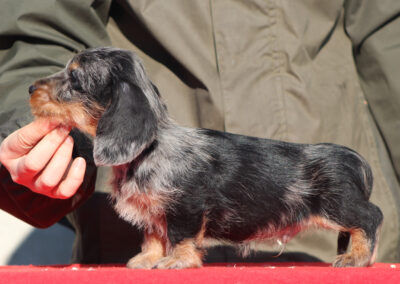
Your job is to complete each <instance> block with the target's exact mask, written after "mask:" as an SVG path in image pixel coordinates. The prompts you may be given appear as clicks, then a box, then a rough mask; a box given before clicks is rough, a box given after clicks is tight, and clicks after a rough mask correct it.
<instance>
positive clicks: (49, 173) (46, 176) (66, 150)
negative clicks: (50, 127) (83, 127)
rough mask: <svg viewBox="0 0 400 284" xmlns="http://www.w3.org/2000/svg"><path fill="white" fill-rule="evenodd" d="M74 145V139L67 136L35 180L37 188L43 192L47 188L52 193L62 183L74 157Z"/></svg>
mask: <svg viewBox="0 0 400 284" xmlns="http://www.w3.org/2000/svg"><path fill="white" fill-rule="evenodd" d="M73 146H74V141H73V139H72V138H71V137H67V138H66V139H65V140H64V142H63V143H62V144H61V146H60V147H59V148H58V149H57V151H56V153H55V154H54V155H53V157H52V158H51V160H50V161H49V163H48V164H47V166H46V168H45V169H44V170H43V172H42V173H41V174H40V175H39V176H38V177H37V178H36V180H35V182H34V185H35V188H40V189H42V193H43V194H44V193H45V191H46V189H47V191H49V192H48V194H51V192H50V191H51V190H52V189H53V188H54V187H56V186H57V185H58V184H59V183H60V181H61V179H62V178H63V177H64V175H65V173H66V171H67V169H68V166H69V164H70V161H71V158H72V149H73ZM35 149H36V148H35Z"/></svg>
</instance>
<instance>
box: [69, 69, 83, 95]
mask: <svg viewBox="0 0 400 284" xmlns="http://www.w3.org/2000/svg"><path fill="white" fill-rule="evenodd" d="M70 82H71V86H72V89H74V90H76V91H82V86H81V84H80V82H79V78H78V74H77V71H76V70H72V71H71V74H70Z"/></svg>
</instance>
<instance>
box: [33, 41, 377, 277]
mask: <svg viewBox="0 0 400 284" xmlns="http://www.w3.org/2000/svg"><path fill="white" fill-rule="evenodd" d="M29 93H30V104H31V109H32V113H33V115H34V116H35V117H42V118H43V117H44V118H48V119H51V120H54V121H58V122H59V123H61V124H64V125H68V126H69V127H75V128H78V129H79V130H81V131H82V132H84V133H87V135H88V136H89V137H92V138H93V139H92V140H93V157H94V161H95V163H96V165H97V166H110V167H112V169H113V180H112V185H113V191H112V194H111V196H112V202H113V204H114V207H115V209H116V211H117V212H118V214H119V215H120V217H122V218H123V219H124V220H126V221H128V222H130V223H131V224H133V225H135V226H138V227H139V228H141V229H142V230H143V232H144V240H143V244H142V247H141V248H142V251H141V253H139V254H138V255H136V256H134V257H132V258H131V259H130V260H129V261H128V263H127V267H129V268H142V269H150V268H160V269H179V268H195V267H201V266H202V262H203V257H204V254H205V251H206V248H207V247H209V246H212V245H216V244H229V245H233V246H236V247H237V248H239V250H241V251H242V252H243V253H244V254H246V253H247V252H249V251H250V249H253V247H254V244H259V243H264V242H267V241H273V240H276V241H278V242H281V243H287V242H288V241H289V240H290V239H291V238H293V237H294V236H295V235H296V234H297V233H299V232H300V231H303V230H306V229H308V228H324V229H330V230H334V231H336V232H338V235H339V236H338V248H337V252H338V255H337V257H336V259H335V260H334V261H333V263H332V265H333V266H335V267H345V266H368V265H371V264H373V263H374V261H375V259H376V254H377V243H378V234H379V231H380V227H381V224H382V221H383V215H382V212H381V210H380V209H379V208H378V207H377V206H375V205H374V204H372V203H370V202H369V198H370V195H371V191H372V184H373V176H372V172H371V169H370V167H369V165H368V163H367V162H366V161H365V160H364V159H363V158H362V157H361V156H360V155H359V154H357V153H356V152H355V151H353V150H351V149H349V148H346V147H344V146H339V145H336V144H328V143H322V144H297V143H289V142H283V141H277V140H271V139H262V138H256V137H249V136H243V135H238V134H232V133H226V132H220V131H216V130H210V129H196V128H186V127H181V126H179V125H177V124H176V122H174V121H173V120H172V119H171V118H170V117H169V115H168V112H167V108H166V105H165V103H164V102H163V100H162V99H161V97H160V93H159V91H158V90H157V87H156V86H155V85H153V83H152V82H151V81H150V80H149V78H148V76H147V75H146V72H145V69H144V67H143V64H142V63H141V60H140V58H139V57H138V56H137V55H136V54H135V53H133V52H131V51H127V50H122V49H117V48H111V47H101V48H92V49H87V50H84V51H82V52H81V53H78V54H77V55H75V56H74V57H73V58H72V59H71V60H70V61H69V62H68V64H67V65H66V67H65V69H63V70H62V71H60V72H58V73H56V74H54V75H51V76H49V77H46V78H43V79H40V80H37V81H36V82H35V83H34V84H33V85H32V86H30V88H29ZM350 240H351V247H350V249H348V246H349V243H350Z"/></svg>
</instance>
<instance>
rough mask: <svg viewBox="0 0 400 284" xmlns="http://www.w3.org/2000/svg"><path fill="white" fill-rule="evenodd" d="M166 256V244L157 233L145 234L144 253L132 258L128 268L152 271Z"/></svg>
mask: <svg viewBox="0 0 400 284" xmlns="http://www.w3.org/2000/svg"><path fill="white" fill-rule="evenodd" d="M164 256H165V242H164V241H163V240H162V239H161V237H160V236H158V235H157V234H156V233H151V234H149V233H145V234H144V240H143V244H142V252H141V253H139V254H137V255H136V256H134V257H132V258H131V259H130V260H129V261H128V263H127V264H126V266H127V267H128V268H136V269H151V268H153V266H154V265H155V264H156V263H157V262H158V261H159V260H160V259H161V258H162V257H164Z"/></svg>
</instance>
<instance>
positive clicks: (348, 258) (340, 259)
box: [332, 253, 369, 267]
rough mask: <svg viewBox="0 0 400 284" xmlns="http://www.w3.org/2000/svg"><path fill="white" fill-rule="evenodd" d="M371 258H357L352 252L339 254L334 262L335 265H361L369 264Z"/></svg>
mask: <svg viewBox="0 0 400 284" xmlns="http://www.w3.org/2000/svg"><path fill="white" fill-rule="evenodd" d="M368 264H369V259H367V258H357V257H354V256H353V255H352V254H351V253H346V254H341V255H338V256H337V257H336V259H335V261H334V262H333V263H332V266H334V267H360V266H368Z"/></svg>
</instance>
